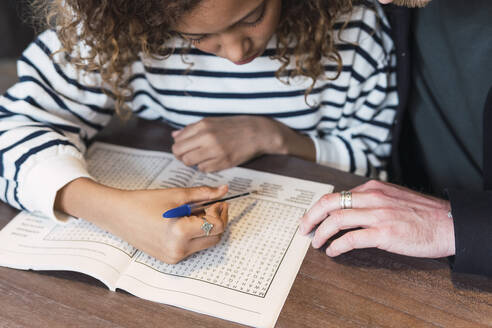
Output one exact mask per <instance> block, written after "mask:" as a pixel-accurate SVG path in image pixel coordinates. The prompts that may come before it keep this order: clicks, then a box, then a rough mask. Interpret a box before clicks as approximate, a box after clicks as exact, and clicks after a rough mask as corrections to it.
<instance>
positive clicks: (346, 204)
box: [340, 190, 352, 210]
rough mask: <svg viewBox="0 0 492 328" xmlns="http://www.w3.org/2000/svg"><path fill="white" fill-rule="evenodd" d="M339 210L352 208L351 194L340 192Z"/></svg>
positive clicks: (349, 192)
mask: <svg viewBox="0 0 492 328" xmlns="http://www.w3.org/2000/svg"><path fill="white" fill-rule="evenodd" d="M340 208H341V209H342V210H345V209H350V208H352V192H351V191H346V190H343V191H342V192H340Z"/></svg>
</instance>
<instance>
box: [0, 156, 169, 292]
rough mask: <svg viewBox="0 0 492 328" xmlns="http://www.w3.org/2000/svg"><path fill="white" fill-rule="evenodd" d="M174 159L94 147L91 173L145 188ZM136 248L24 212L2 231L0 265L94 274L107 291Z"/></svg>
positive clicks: (79, 223) (80, 225) (81, 226)
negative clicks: (106, 287)
mask: <svg viewBox="0 0 492 328" xmlns="http://www.w3.org/2000/svg"><path fill="white" fill-rule="evenodd" d="M172 161H173V158H172V156H170V155H169V154H163V153H158V152H149V151H141V150H136V149H132V150H131V151H128V150H127V149H121V148H112V151H106V149H104V148H99V147H94V148H91V150H90V151H89V153H88V155H87V165H88V169H89V172H90V173H91V174H92V176H93V177H94V178H96V179H97V180H98V181H99V182H101V183H103V184H105V185H108V186H112V187H118V188H121V189H146V188H148V187H149V185H150V184H151V183H152V181H153V180H155V178H156V177H157V175H158V174H159V173H160V172H161V171H162V170H163V169H164V168H165V167H166V166H167V165H169V164H170V163H171V162H172ZM137 253H138V250H137V249H136V248H135V247H133V246H131V245H130V244H128V243H127V242H125V241H124V240H122V239H120V238H118V237H116V236H114V235H112V234H110V233H108V232H107V231H104V230H102V229H100V228H98V227H97V226H95V225H94V224H92V223H90V222H87V221H85V220H82V219H75V218H71V219H70V220H69V221H68V222H66V223H60V222H57V221H54V220H51V219H48V218H45V217H40V216H35V215H32V214H28V213H26V212H21V213H20V214H19V215H17V216H16V217H15V218H14V219H13V220H11V221H10V222H9V224H8V225H7V226H6V227H5V228H4V229H2V231H0V265H2V266H7V267H11V268H17V269H25V270H27V269H32V270H70V271H77V272H82V273H85V274H88V275H90V276H93V277H95V278H97V279H99V280H100V281H102V282H103V283H104V284H105V285H106V286H108V288H109V289H111V290H115V288H116V287H115V284H116V281H117V280H118V279H119V277H120V275H121V274H122V272H123V271H124V270H125V268H126V267H127V266H128V265H129V263H130V262H131V260H132V258H133V257H134V256H136V255H137Z"/></svg>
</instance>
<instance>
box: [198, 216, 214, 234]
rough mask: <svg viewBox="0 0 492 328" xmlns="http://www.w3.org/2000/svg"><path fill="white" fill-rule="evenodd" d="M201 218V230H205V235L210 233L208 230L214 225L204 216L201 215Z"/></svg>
mask: <svg viewBox="0 0 492 328" xmlns="http://www.w3.org/2000/svg"><path fill="white" fill-rule="evenodd" d="M202 219H203V224H202V227H201V228H202V230H203V231H204V232H205V236H208V235H210V230H212V228H213V227H214V225H213V224H212V223H210V222H208V221H207V219H206V218H205V217H202Z"/></svg>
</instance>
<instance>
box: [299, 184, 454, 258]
mask: <svg viewBox="0 0 492 328" xmlns="http://www.w3.org/2000/svg"><path fill="white" fill-rule="evenodd" d="M449 210H450V205H449V202H448V201H445V200H442V199H439V198H435V197H431V196H427V195H423V194H420V193H417V192H415V191H412V190H409V189H406V188H403V187H400V186H397V185H393V184H389V183H384V182H379V181H370V182H368V183H365V184H363V185H361V186H358V187H356V188H354V189H352V209H340V194H338V193H336V194H326V195H324V196H323V197H322V198H321V199H320V200H319V201H318V202H317V203H316V204H315V205H314V206H313V207H312V208H311V209H310V210H309V211H308V212H307V213H306V214H305V215H304V217H303V218H302V219H301V224H300V227H299V230H300V231H301V233H303V234H307V233H309V232H310V231H311V230H313V229H314V228H315V227H316V226H317V225H318V224H319V226H318V227H317V228H316V232H315V234H314V238H313V241H312V245H313V247H314V248H320V247H321V246H322V245H323V244H325V243H326V242H327V240H328V239H329V238H331V237H332V236H334V235H335V234H336V233H338V232H339V231H341V230H347V229H356V228H361V229H357V230H352V231H349V232H346V233H345V234H343V235H342V236H341V237H338V238H337V239H335V240H333V241H332V242H331V244H330V245H329V246H328V247H327V248H326V254H327V255H328V256H338V255H340V254H342V253H345V252H348V251H350V250H352V249H357V248H369V247H376V248H379V249H383V250H386V251H388V252H392V253H397V254H402V255H408V256H416V257H430V258H438V257H445V256H450V255H454V253H455V243H454V225H453V219H452V218H450V217H449V216H448V212H449Z"/></svg>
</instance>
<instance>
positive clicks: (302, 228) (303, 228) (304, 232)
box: [299, 224, 306, 235]
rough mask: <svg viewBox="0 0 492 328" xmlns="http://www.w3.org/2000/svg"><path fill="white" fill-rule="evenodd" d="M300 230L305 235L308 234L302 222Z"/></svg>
mask: <svg viewBox="0 0 492 328" xmlns="http://www.w3.org/2000/svg"><path fill="white" fill-rule="evenodd" d="M299 232H300V233H301V234H303V235H305V234H306V228H305V227H304V226H303V225H302V224H300V225H299Z"/></svg>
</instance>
